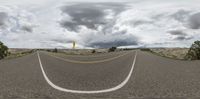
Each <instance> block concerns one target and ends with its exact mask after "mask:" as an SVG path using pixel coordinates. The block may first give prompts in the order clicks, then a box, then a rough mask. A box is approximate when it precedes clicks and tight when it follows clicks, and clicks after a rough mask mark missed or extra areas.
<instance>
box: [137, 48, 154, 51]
mask: <svg viewBox="0 0 200 99" xmlns="http://www.w3.org/2000/svg"><path fill="white" fill-rule="evenodd" d="M140 50H141V51H151V49H149V48H141V49H140Z"/></svg>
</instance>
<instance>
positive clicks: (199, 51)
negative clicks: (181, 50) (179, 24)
mask: <svg viewBox="0 0 200 99" xmlns="http://www.w3.org/2000/svg"><path fill="white" fill-rule="evenodd" d="M185 58H186V59H189V60H200V41H195V42H194V43H193V44H192V46H191V47H190V49H189V51H188V53H187V55H186V57H185Z"/></svg>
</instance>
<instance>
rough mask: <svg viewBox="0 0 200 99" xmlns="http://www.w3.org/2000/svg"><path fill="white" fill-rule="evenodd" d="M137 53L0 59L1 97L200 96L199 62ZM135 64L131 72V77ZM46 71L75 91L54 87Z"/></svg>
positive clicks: (106, 98)
mask: <svg viewBox="0 0 200 99" xmlns="http://www.w3.org/2000/svg"><path fill="white" fill-rule="evenodd" d="M135 55H136V52H135V51H129V52H120V53H112V54H104V55H98V56H65V55H60V54H56V55H55V54H50V53H46V52H39V54H37V53H34V54H30V55H27V56H24V57H20V58H16V59H10V60H1V61H0V99H138V98H139V99H141V98H146V99H149V98H166V99H169V98H172V99H188V98H189V99H192V98H199V97H200V77H199V75H200V61H180V60H172V59H167V58H163V57H160V56H156V55H153V54H151V53H147V52H141V51H138V52H137V58H135ZM38 56H39V57H38ZM38 58H40V61H41V64H42V68H43V71H42V68H41V64H40V63H39V59H38ZM135 59H136V60H135ZM71 60H73V61H71ZM134 60H135V64H134ZM133 66H134V68H133ZM132 68H133V72H132V73H131V76H130V77H129V78H128V76H129V74H130V71H131V69H132ZM44 72H45V74H46V77H48V79H49V81H51V83H53V84H54V85H56V86H58V87H59V88H63V89H67V90H69V91H70V90H71V91H72V92H64V91H60V90H59V88H57V89H56V87H55V86H54V87H53V86H52V85H51V83H50V82H48V81H47V80H46V79H45V76H44ZM127 78H128V79H127ZM126 80H127V82H126ZM124 82H125V83H124ZM122 83H123V84H122ZM120 84H121V85H122V86H121V87H120V86H119V85H120ZM115 87H116V89H114V90H111V91H109V92H105V93H101V92H100V93H91V94H84V93H76V91H83V92H91V91H98V90H106V89H110V88H115ZM74 90H75V92H73V91H74Z"/></svg>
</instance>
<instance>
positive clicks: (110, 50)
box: [108, 47, 117, 52]
mask: <svg viewBox="0 0 200 99" xmlns="http://www.w3.org/2000/svg"><path fill="white" fill-rule="evenodd" d="M116 49H117V47H111V48H109V50H108V52H114V51H115V50H116Z"/></svg>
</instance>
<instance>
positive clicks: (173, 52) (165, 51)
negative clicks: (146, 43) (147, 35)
mask: <svg viewBox="0 0 200 99" xmlns="http://www.w3.org/2000/svg"><path fill="white" fill-rule="evenodd" d="M151 50H152V52H153V53H155V54H158V55H160V56H164V57H168V58H173V59H181V60H182V59H185V56H186V54H187V52H188V50H189V49H188V48H154V49H151Z"/></svg>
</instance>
